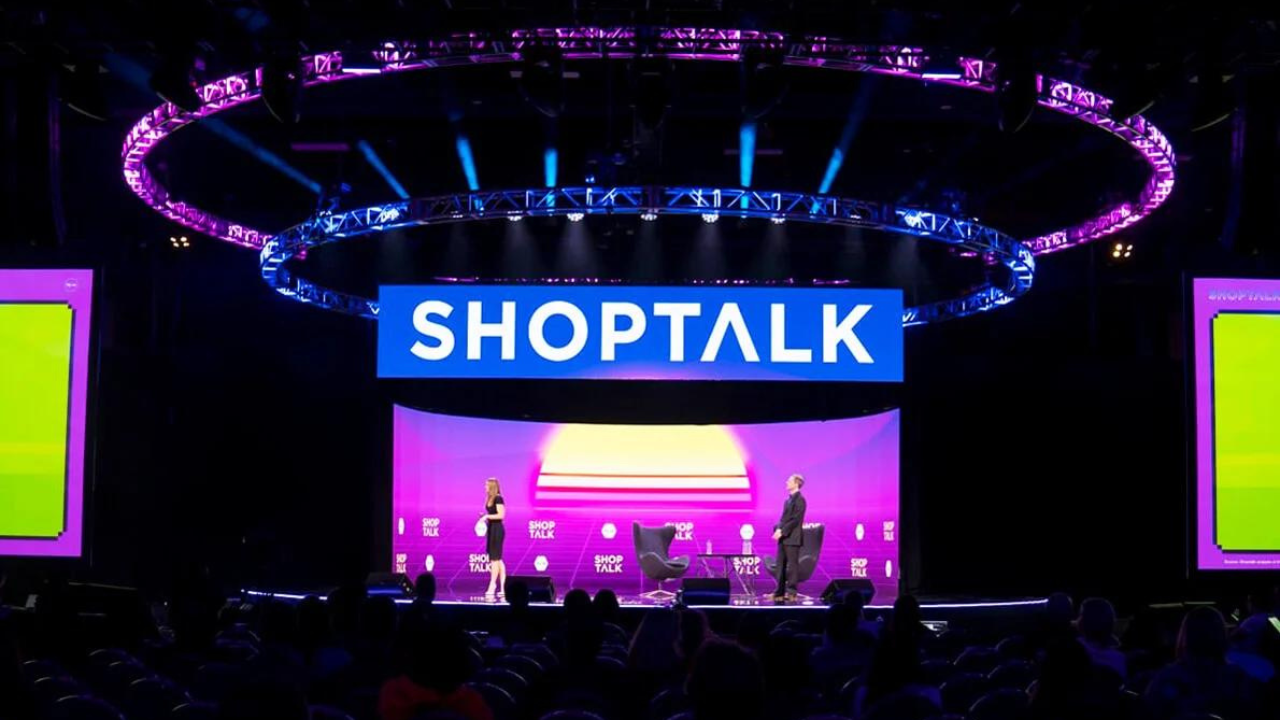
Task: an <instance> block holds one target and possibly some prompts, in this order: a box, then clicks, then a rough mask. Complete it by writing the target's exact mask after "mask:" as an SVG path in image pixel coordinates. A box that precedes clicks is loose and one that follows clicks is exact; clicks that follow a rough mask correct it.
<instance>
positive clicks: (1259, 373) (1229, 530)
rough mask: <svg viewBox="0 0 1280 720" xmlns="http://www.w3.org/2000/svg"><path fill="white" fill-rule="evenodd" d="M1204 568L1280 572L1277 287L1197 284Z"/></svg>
mask: <svg viewBox="0 0 1280 720" xmlns="http://www.w3.org/2000/svg"><path fill="white" fill-rule="evenodd" d="M1192 292H1193V295H1194V298H1193V304H1194V333H1195V387H1196V407H1195V418H1196V422H1195V433H1196V480H1195V485H1196V503H1195V505H1196V507H1195V537H1196V558H1197V565H1198V567H1199V568H1200V569H1202V570H1254V569H1257V570H1264V569H1265V570H1274V569H1276V568H1280V425H1278V423H1277V420H1278V419H1280V280H1228V279H1209V278H1199V279H1196V280H1195V281H1194V282H1193V284H1192Z"/></svg>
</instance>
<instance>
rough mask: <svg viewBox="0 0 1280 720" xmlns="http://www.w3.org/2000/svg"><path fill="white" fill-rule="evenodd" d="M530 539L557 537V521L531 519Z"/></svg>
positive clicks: (551, 538) (552, 538)
mask: <svg viewBox="0 0 1280 720" xmlns="http://www.w3.org/2000/svg"><path fill="white" fill-rule="evenodd" d="M529 539H530V540H555V539H556V521H555V520H530V521H529Z"/></svg>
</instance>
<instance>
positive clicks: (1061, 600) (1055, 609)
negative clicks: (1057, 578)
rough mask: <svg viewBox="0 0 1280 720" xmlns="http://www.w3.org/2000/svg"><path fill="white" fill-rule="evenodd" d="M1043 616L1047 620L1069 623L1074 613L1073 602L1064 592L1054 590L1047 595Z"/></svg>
mask: <svg viewBox="0 0 1280 720" xmlns="http://www.w3.org/2000/svg"><path fill="white" fill-rule="evenodd" d="M1044 614H1045V618H1046V619H1048V620H1049V622H1051V623H1052V622H1056V623H1063V624H1066V623H1069V622H1071V618H1072V617H1073V616H1074V615H1075V602H1074V601H1073V600H1072V599H1071V596H1070V595H1068V594H1066V593H1064V592H1056V593H1054V594H1052V595H1050V596H1049V599H1048V602H1047V603H1045V607H1044Z"/></svg>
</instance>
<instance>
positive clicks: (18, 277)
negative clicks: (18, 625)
mask: <svg viewBox="0 0 1280 720" xmlns="http://www.w3.org/2000/svg"><path fill="white" fill-rule="evenodd" d="M3 302H23V303H29V302H61V303H66V304H67V305H68V306H70V307H71V310H72V312H73V313H74V317H73V319H72V338H71V408H70V412H69V413H68V415H67V419H68V427H67V492H66V509H65V511H66V529H64V530H63V532H62V534H61V535H59V536H58V537H57V538H52V539H46V538H30V539H26V538H0V555H34V556H52V557H78V556H79V555H80V553H81V543H82V532H83V525H84V449H85V448H84V445H85V405H86V402H87V399H88V395H89V321H90V315H91V310H92V307H93V271H92V270H0V303H3Z"/></svg>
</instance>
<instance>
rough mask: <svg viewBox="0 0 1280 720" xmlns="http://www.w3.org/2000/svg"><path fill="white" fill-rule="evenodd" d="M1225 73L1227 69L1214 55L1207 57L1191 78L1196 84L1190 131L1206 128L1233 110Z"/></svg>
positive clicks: (1229, 114)
mask: <svg viewBox="0 0 1280 720" xmlns="http://www.w3.org/2000/svg"><path fill="white" fill-rule="evenodd" d="M1226 74H1227V69H1226V68H1225V67H1223V65H1222V63H1221V62H1220V61H1219V60H1218V59H1217V58H1216V57H1208V58H1205V59H1204V60H1202V62H1201V66H1200V68H1199V70H1198V72H1197V73H1196V75H1195V77H1193V78H1191V82H1193V83H1195V84H1196V86H1197V89H1196V93H1195V101H1194V104H1193V105H1192V108H1191V132H1200V131H1201V130H1207V129H1209V128H1211V127H1213V126H1214V125H1217V124H1218V123H1220V122H1222V121H1223V120H1226V119H1227V118H1229V117H1231V114H1232V113H1233V112H1235V109H1236V104H1235V100H1234V99H1233V98H1232V97H1231V95H1230V93H1229V92H1228V91H1227V86H1226V79H1225V77H1224V76H1225V75H1226Z"/></svg>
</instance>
